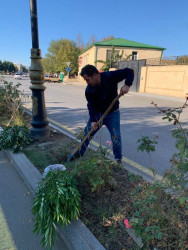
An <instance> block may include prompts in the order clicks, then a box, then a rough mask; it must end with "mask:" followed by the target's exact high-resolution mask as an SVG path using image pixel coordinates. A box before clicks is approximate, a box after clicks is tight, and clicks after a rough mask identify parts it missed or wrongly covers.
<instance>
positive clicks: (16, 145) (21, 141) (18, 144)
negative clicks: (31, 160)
mask: <svg viewBox="0 0 188 250" xmlns="http://www.w3.org/2000/svg"><path fill="white" fill-rule="evenodd" d="M32 141H33V140H32V138H31V136H30V133H29V130H28V128H27V127H26V126H18V125H16V126H14V127H7V128H5V129H4V130H3V131H2V132H1V133H0V150H2V149H11V150H12V151H13V152H14V153H16V152H18V151H23V149H24V148H25V146H27V145H29V144H30V143H31V142H32Z"/></svg>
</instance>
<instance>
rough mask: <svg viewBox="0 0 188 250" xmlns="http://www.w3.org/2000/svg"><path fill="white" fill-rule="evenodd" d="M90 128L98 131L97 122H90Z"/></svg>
mask: <svg viewBox="0 0 188 250" xmlns="http://www.w3.org/2000/svg"><path fill="white" fill-rule="evenodd" d="M91 128H92V129H93V130H97V129H98V125H97V122H92V123H91Z"/></svg>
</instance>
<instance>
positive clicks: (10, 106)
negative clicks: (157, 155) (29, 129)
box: [0, 81, 24, 125]
mask: <svg viewBox="0 0 188 250" xmlns="http://www.w3.org/2000/svg"><path fill="white" fill-rule="evenodd" d="M20 85H21V84H20V83H17V84H16V85H13V83H12V82H7V81H3V84H2V85H1V86H0V115H2V116H3V115H5V114H6V115H7V116H8V117H9V118H11V120H10V122H11V121H13V122H14V124H17V125H23V119H22V116H23V113H24V111H23V110H21V109H20V107H21V104H22V99H23V98H24V94H23V93H22V92H21V91H20V90H19V89H18V88H19V87H20ZM10 122H9V123H10Z"/></svg>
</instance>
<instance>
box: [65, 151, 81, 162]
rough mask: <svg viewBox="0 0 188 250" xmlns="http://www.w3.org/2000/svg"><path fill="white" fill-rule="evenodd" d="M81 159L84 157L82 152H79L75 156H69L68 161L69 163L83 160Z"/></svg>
mask: <svg viewBox="0 0 188 250" xmlns="http://www.w3.org/2000/svg"><path fill="white" fill-rule="evenodd" d="M81 157H82V155H81V154H80V152H79V151H78V152H76V153H75V154H74V155H69V157H68V160H69V161H74V160H75V159H77V158H81Z"/></svg>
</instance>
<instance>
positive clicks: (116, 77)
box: [109, 68, 134, 87]
mask: <svg viewBox="0 0 188 250" xmlns="http://www.w3.org/2000/svg"><path fill="white" fill-rule="evenodd" d="M109 73H110V74H111V77H112V80H113V82H114V83H115V84H117V83H118V82H121V81H122V80H124V79H125V85H126V86H129V87H130V86H131V85H132V83H133V80H134V70H133V69H130V68H124V69H119V70H114V71H109Z"/></svg>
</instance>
